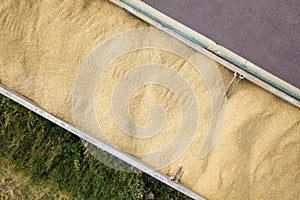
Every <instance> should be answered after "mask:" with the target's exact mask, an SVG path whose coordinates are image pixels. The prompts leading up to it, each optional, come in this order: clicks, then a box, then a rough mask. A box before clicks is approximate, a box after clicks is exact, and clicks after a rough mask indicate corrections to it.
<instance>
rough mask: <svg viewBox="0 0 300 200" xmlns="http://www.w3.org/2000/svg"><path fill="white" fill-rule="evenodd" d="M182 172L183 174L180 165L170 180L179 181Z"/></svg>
mask: <svg viewBox="0 0 300 200" xmlns="http://www.w3.org/2000/svg"><path fill="white" fill-rule="evenodd" d="M182 174H183V171H182V166H180V167H178V169H177V170H176V172H175V174H174V175H173V176H171V177H170V180H171V181H173V182H174V183H179V179H180V178H181V176H182Z"/></svg>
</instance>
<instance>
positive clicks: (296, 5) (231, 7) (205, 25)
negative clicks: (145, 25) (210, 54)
mask: <svg viewBox="0 0 300 200" xmlns="http://www.w3.org/2000/svg"><path fill="white" fill-rule="evenodd" d="M144 2H145V3H147V4H148V5H150V6H152V7H154V8H155V9H157V10H159V11H161V12H163V13H165V14H167V15H168V16H170V17H172V18H174V19H176V20H177V21H179V22H181V23H182V24H184V25H186V26H188V27H190V28H191V29H193V30H195V31H197V32H199V33H201V34H202V35H205V36H206V37H208V38H210V39H212V40H214V41H215V42H217V43H218V44H220V45H222V46H224V47H226V48H228V49H229V50H231V51H233V52H235V53H237V54H238V55H240V56H242V57H244V58H246V59H247V60H249V61H251V62H252V63H254V64H256V65H258V66H260V67H261V68H263V69H264V70H266V71H268V72H270V73H272V74H273V75H275V76H277V77H279V78H281V79H283V80H285V81H286V82H288V83H290V84H292V85H294V86H296V87H297V88H300V12H299V10H300V1H299V0H285V1H283V0H252V1H248V0H227V1H222V0H209V1H208V0H163V1H158V0H144Z"/></svg>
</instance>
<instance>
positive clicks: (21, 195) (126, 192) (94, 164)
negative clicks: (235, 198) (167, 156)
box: [0, 95, 188, 199]
mask: <svg viewBox="0 0 300 200" xmlns="http://www.w3.org/2000/svg"><path fill="white" fill-rule="evenodd" d="M0 148H1V149H0V158H1V165H0V193H1V196H0V198H1V199H32V198H38V199H54V198H55V199H69V198H71V199H188V197H186V196H185V195H183V194H181V193H180V192H178V191H176V190H174V189H172V188H170V187H168V186H167V185H165V184H163V183H161V182H159V181H157V180H156V179H154V178H152V177H150V176H148V175H146V174H144V173H142V172H138V173H126V172H122V171H117V170H114V169H111V168H109V167H107V166H105V165H104V164H102V163H101V162H99V161H98V160H97V159H95V158H94V157H92V156H90V155H89V153H86V149H85V147H84V145H83V143H82V141H81V140H80V139H79V138H78V137H77V136H75V135H73V134H71V133H69V132H67V131H66V130H64V129H62V128H61V127H59V126H57V125H55V124H53V123H51V122H49V121H48V120H46V119H44V118H42V117H40V116H38V115H36V114H35V113H33V112H32V111H29V110H27V109H26V108H24V107H22V106H20V105H18V104H16V103H14V102H13V101H11V100H9V99H8V98H6V97H4V96H2V95H0ZM103 156H107V158H106V159H110V157H112V156H111V155H108V154H106V155H105V154H103ZM119 162H120V165H121V164H122V161H119ZM41 191H42V192H41Z"/></svg>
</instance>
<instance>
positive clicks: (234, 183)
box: [0, 0, 300, 199]
mask: <svg viewBox="0 0 300 200" xmlns="http://www.w3.org/2000/svg"><path fill="white" fill-rule="evenodd" d="M145 27H148V25H147V24H145V23H144V22H142V21H140V20H138V19H136V18H135V17H133V16H131V15H130V14H128V13H123V12H121V9H119V8H117V7H115V6H114V5H112V4H110V3H108V2H107V1H105V0H97V1H96V0H95V1H94V0H81V1H76V2H74V1H71V0H64V1H58V0H57V1H56V0H51V1H50V0H49V1H31V0H30V1H17V0H9V1H8V0H7V1H2V2H1V4H0V44H1V45H0V82H1V83H2V84H4V85H6V86H8V87H9V88H11V89H13V90H15V91H17V92H19V93H21V94H23V95H24V96H26V97H29V98H30V99H32V100H33V101H35V102H36V103H37V104H39V105H40V106H41V107H43V108H44V109H46V110H47V111H49V112H50V113H53V114H54V115H56V116H58V117H60V118H62V119H64V120H66V121H68V122H69V123H75V122H74V118H73V115H74V113H73V109H72V104H73V102H72V101H73V97H74V94H73V93H74V87H75V85H76V78H77V76H78V73H79V71H80V67H81V64H82V63H83V61H84V60H85V59H86V58H87V57H88V55H89V53H90V52H91V51H92V50H93V49H94V48H95V47H96V46H97V45H98V44H99V43H101V42H103V41H105V40H106V39H109V38H110V37H112V36H113V35H116V34H120V33H123V32H124V31H128V30H132V29H139V28H145ZM161 34H162V37H167V36H163V35H164V34H163V33H161ZM173 45H175V44H173ZM121 46H122V45H121V44H120V47H121ZM203 60H205V62H204V65H206V64H205V63H207V65H209V66H211V67H215V68H217V69H218V70H219V73H220V76H221V77H222V81H223V82H224V85H227V84H228V83H229V81H230V80H231V78H232V73H231V72H229V71H228V70H226V69H224V68H223V67H222V66H220V65H219V64H217V63H215V62H213V61H209V60H208V59H207V58H203ZM206 60H207V61H206ZM154 62H155V63H160V64H163V65H166V66H169V67H170V68H172V69H174V70H176V71H178V72H179V73H180V74H182V75H183V76H184V77H185V79H186V80H187V81H188V82H189V83H190V86H191V88H193V91H194V92H195V96H196V98H197V102H198V106H199V110H200V111H201V114H200V118H199V122H198V125H199V126H198V129H197V135H196V137H195V138H194V140H193V142H192V145H191V146H189V148H188V149H187V151H185V153H184V154H183V155H182V156H181V157H180V158H179V159H178V160H176V161H175V162H173V163H172V164H171V165H170V166H168V167H165V168H163V169H161V171H163V172H164V173H166V174H168V175H172V174H173V173H174V172H175V171H176V169H177V167H178V166H183V170H184V174H183V176H182V178H181V182H182V183H183V184H185V185H186V186H187V187H189V188H191V189H193V190H195V191H197V192H198V193H199V194H201V195H203V196H205V197H207V198H208V199H283V198H284V199H296V198H298V197H299V196H300V189H299V188H300V111H299V109H297V108H295V107H293V106H292V105H290V104H288V103H286V102H284V101H282V100H281V99H279V98H277V97H275V96H273V95H272V94H269V93H268V92H266V91H264V90H262V89H260V88H258V87H257V86H255V85H253V84H251V83H249V82H247V81H242V82H241V84H240V85H239V87H238V89H237V91H236V92H235V93H234V94H233V95H232V97H231V98H230V99H229V100H227V101H225V104H226V115H225V119H224V120H225V121H224V125H223V129H222V132H221V135H220V138H219V140H218V143H217V145H216V146H215V148H214V149H213V151H212V152H211V153H210V154H209V155H208V156H207V157H205V158H204V159H199V152H200V150H201V146H202V144H203V142H204V139H205V133H206V132H207V129H208V126H209V119H210V117H211V115H212V113H210V110H211V107H212V103H211V99H209V95H208V87H207V85H206V84H205V83H204V80H203V77H201V76H200V75H199V74H198V73H197V72H196V69H195V67H194V66H193V65H191V64H190V63H188V62H186V61H185V60H184V59H183V58H182V57H180V56H179V55H176V54H172V53H170V52H166V51H164V50H162V49H143V50H136V51H131V52H128V53H126V54H124V55H122V56H120V57H118V58H117V59H115V60H114V61H113V62H111V63H110V64H109V67H108V69H109V70H105V71H104V73H103V75H102V76H101V79H100V80H99V82H98V85H97V88H96V95H95V104H96V106H95V108H96V117H97V120H98V123H99V125H100V126H101V127H102V129H103V130H104V132H105V133H107V134H106V136H107V140H108V141H109V142H111V143H112V144H113V145H115V146H117V147H118V148H121V149H124V150H126V151H128V152H131V153H145V152H151V151H156V150H159V149H161V148H162V147H163V146H165V145H166V144H168V143H170V142H171V141H172V138H173V137H174V135H175V133H176V130H178V129H179V127H180V122H181V117H182V116H181V114H180V104H179V102H178V98H177V96H176V95H175V94H174V93H173V92H170V91H169V90H167V89H166V88H164V87H162V86H161V85H158V84H150V85H146V86H144V87H141V88H139V89H138V90H136V92H135V93H134V94H133V95H132V97H131V100H130V104H129V111H130V116H131V118H132V120H133V121H134V122H135V123H136V124H138V125H139V126H145V125H147V124H149V123H150V117H149V108H151V107H152V106H153V105H155V104H158V103H159V104H160V105H162V106H163V107H165V111H166V120H165V123H164V127H163V128H162V129H161V132H160V133H158V134H156V135H154V136H153V137H151V138H145V139H135V138H132V137H130V136H128V135H126V134H124V133H122V131H120V130H119V129H118V128H117V125H116V124H115V121H114V117H113V116H112V114H111V106H110V105H111V101H112V100H111V93H112V90H113V85H115V84H116V82H117V81H118V80H120V79H121V77H122V76H124V74H126V72H128V71H129V70H130V69H131V68H132V67H133V66H137V65H142V64H145V63H154ZM120 69H122V70H120ZM83 107H84V105H83ZM108 133H109V134H108ZM94 134H95V135H96V136H97V134H96V133H94ZM99 137H100V136H99Z"/></svg>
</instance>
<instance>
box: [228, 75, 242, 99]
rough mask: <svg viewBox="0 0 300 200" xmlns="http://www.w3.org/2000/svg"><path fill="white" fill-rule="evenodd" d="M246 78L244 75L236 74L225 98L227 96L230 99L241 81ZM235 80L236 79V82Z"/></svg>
mask: <svg viewBox="0 0 300 200" xmlns="http://www.w3.org/2000/svg"><path fill="white" fill-rule="evenodd" d="M244 78H245V77H244V76H243V75H241V74H239V73H238V72H234V74H233V78H232V80H231V81H230V83H229V85H228V87H227V89H226V92H225V95H224V96H227V97H228V98H229V96H230V95H231V94H232V93H233V92H234V90H235V89H236V87H237V86H238V85H239V83H240V81H241V80H242V79H244ZM235 79H236V81H235ZM234 82H235V84H234Z"/></svg>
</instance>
